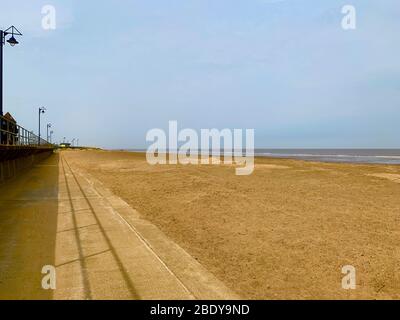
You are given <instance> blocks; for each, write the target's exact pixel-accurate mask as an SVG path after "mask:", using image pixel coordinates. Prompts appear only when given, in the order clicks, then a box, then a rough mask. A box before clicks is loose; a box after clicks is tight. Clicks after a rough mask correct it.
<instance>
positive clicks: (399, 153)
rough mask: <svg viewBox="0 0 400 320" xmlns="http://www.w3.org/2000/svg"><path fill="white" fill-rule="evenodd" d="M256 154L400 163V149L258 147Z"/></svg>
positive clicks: (321, 159)
mask: <svg viewBox="0 0 400 320" xmlns="http://www.w3.org/2000/svg"><path fill="white" fill-rule="evenodd" d="M255 155H256V156H261V157H272V158H288V159H301V160H310V161H322V162H348V163H373V164H400V149H256V150H255Z"/></svg>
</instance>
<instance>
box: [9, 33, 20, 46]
mask: <svg viewBox="0 0 400 320" xmlns="http://www.w3.org/2000/svg"><path fill="white" fill-rule="evenodd" d="M7 42H8V43H9V44H10V46H11V47H14V46H15V45H17V44H18V43H19V42H18V41H17V39H15V37H14V36H12V37H11V38H10V39H8V40H7Z"/></svg>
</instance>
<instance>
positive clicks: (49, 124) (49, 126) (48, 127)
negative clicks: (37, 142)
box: [46, 123, 51, 142]
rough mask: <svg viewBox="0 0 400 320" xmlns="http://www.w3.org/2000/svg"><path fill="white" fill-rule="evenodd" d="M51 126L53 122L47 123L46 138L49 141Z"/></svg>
mask: <svg viewBox="0 0 400 320" xmlns="http://www.w3.org/2000/svg"><path fill="white" fill-rule="evenodd" d="M50 128H51V123H48V124H47V135H46V140H47V142H48V141H49V129H50Z"/></svg>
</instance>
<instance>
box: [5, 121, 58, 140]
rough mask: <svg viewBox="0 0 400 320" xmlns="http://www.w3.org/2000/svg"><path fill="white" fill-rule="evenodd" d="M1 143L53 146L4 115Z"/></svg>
mask: <svg viewBox="0 0 400 320" xmlns="http://www.w3.org/2000/svg"><path fill="white" fill-rule="evenodd" d="M0 145H1V146H30V147H39V146H40V147H51V146H52V145H51V144H50V143H49V142H47V141H46V140H44V139H39V137H38V136H37V135H35V134H34V133H33V132H31V131H28V130H26V129H25V128H23V127H21V126H19V125H17V124H16V123H15V122H14V121H11V120H10V119H8V118H5V117H4V116H0Z"/></svg>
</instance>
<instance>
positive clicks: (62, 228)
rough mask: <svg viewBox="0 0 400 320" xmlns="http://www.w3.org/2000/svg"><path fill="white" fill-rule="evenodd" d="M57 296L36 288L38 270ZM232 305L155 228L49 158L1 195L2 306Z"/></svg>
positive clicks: (60, 159) (57, 157) (63, 162)
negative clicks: (55, 302)
mask: <svg viewBox="0 0 400 320" xmlns="http://www.w3.org/2000/svg"><path fill="white" fill-rule="evenodd" d="M45 265H52V266H54V267H55V270H56V290H44V289H43V288H42V287H41V282H42V277H44V275H43V274H41V270H42V267H43V266H45ZM8 298H12V299H237V298H238V296H236V295H235V294H234V293H232V292H231V291H230V290H229V289H227V288H226V287H225V286H224V285H223V284H222V283H221V282H220V281H219V280H217V279H216V278H215V277H214V276H213V275H212V274H210V273H209V272H208V271H207V270H205V269H204V268H203V267H202V266H201V265H200V264H199V263H198V262H197V261H196V260H194V259H193V258H192V257H191V256H190V255H188V254H187V253H186V252H185V251H184V250H183V249H182V248H180V247H179V246H178V245H177V244H175V243H174V242H172V241H171V240H169V239H168V238H167V237H166V236H165V235H164V234H163V233H162V232H161V231H160V230H159V229H158V228H157V227H155V226H154V225H152V224H151V223H149V222H148V221H146V220H143V219H141V217H140V215H139V214H138V213H137V212H136V211H135V210H133V209H132V208H130V207H129V206H128V205H127V204H126V203H125V202H124V201H122V200H121V199H120V198H118V197H116V196H114V195H113V194H112V193H111V192H110V191H109V190H108V189H107V188H105V187H104V186H103V185H102V184H101V183H100V182H98V181H95V180H94V179H93V178H91V177H89V176H88V175H87V173H85V172H80V171H79V170H78V169H77V168H73V167H71V165H70V163H68V159H66V158H65V157H64V156H63V154H62V153H60V154H54V155H53V156H52V157H50V158H49V159H47V160H45V161H43V162H42V163H40V165H37V166H36V167H35V168H33V169H32V170H30V171H28V172H26V173H25V174H24V175H22V176H21V177H20V178H18V179H16V180H14V181H12V182H10V183H8V184H7V185H4V186H2V187H1V188H0V299H8Z"/></svg>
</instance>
